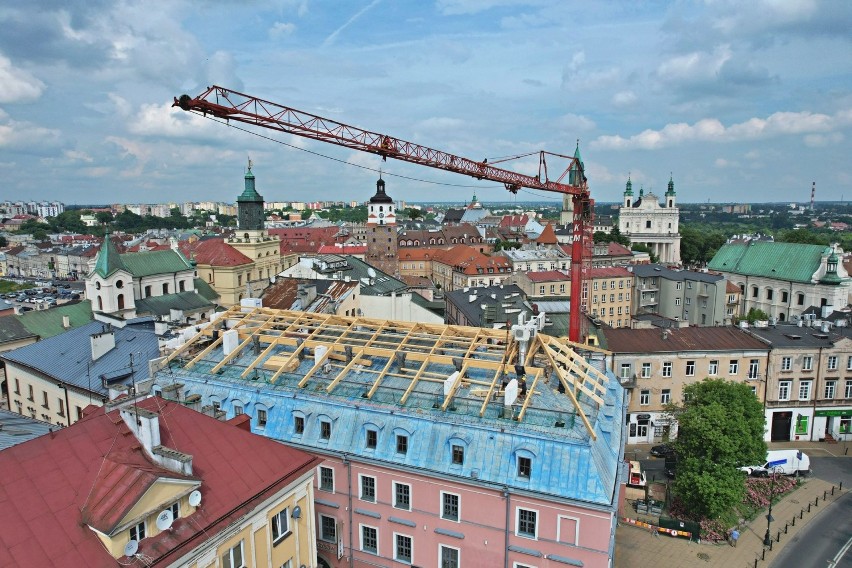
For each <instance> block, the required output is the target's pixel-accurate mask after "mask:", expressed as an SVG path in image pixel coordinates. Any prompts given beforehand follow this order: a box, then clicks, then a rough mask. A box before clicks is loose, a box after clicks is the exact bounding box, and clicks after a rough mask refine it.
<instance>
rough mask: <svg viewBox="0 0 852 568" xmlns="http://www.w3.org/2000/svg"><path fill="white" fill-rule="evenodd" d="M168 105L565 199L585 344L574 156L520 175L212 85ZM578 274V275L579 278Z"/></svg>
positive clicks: (583, 215) (583, 193)
mask: <svg viewBox="0 0 852 568" xmlns="http://www.w3.org/2000/svg"><path fill="white" fill-rule="evenodd" d="M172 106H178V107H180V108H181V109H183V110H186V111H193V112H197V113H201V114H203V115H205V116H207V115H210V116H214V117H216V118H221V119H225V120H235V121H238V122H242V123H244V124H251V125H254V126H261V127H263V128H268V129H271V130H278V131H280V132H286V133H288V134H295V135H297V136H303V137H305V138H310V139H312V140H320V141H323V142H329V143H331V144H337V145H338V146H344V147H346V148H352V149H355V150H361V151H363V152H370V153H371V154H377V155H379V156H382V158H384V159H387V158H394V159H397V160H402V161H404V162H412V163H415V164H422V165H424V166H429V167H431V168H437V169H441V170H446V171H450V172H456V173H459V174H464V175H468V176H471V177H474V178H476V179H479V180H489V181H495V182H500V183H502V184H503V185H504V186H505V187H506V189H508V190H509V191H511V192H512V193H517V191H518V190H519V189H520V188H522V187H526V188H529V189H538V190H541V191H548V192H552V193H561V194H563V195H570V196H571V202H572V206H573V207H572V208H573V215H572V225H571V232H572V244H571V310H570V317H569V333H568V338H569V339H570V340H571V341H574V342H582V341H584V340H585V337H583V336H584V335H585V334H584V333H583V330H584V328H585V323H586V322H585V318H584V316H583V312H585V308H586V303H587V297H588V296H587V294H588V285H587V282H588V276H589V263H590V261H591V246H592V238H591V230H590V229H591V223H592V220H593V215H594V213H593V209H594V200H592V199H591V197H590V195H589V189H588V185H587V182H586V176H585V173H584V172H583V164H582V163H581V162H580V161H579V160H578V159H577V158H575V157H571V156H563V155H561V154H553V153H546V152H540V159H539V164H540V165H539V175H538V176H529V175H524V174H520V173H517V172H513V171H510V170H506V169H502V168H498V167H496V166H494V165H492V164H488V163H487V161H486V160H483V161H476V160H470V159H468V158H463V157H461V156H455V155H453V154H449V153H447V152H442V151H440V150H435V149H433V148H428V147H426V146H421V145H420V144H415V143H413V142H407V141H405V140H401V139H399V138H395V137H393V136H389V135H387V134H380V133H378V132H371V131H369V130H363V129H361V128H357V127H354V126H349V125H347V124H343V123H341V122H337V121H335V120H332V119H329V118H323V117H321V116H317V115H314V114H310V113H307V112H303V111H300V110H296V109H294V108H290V107H287V106H283V105H280V104H278V103H273V102H270V101H266V100H263V99H259V98H257V97H253V96H251V95H247V94H245V93H240V92H237V91H233V90H231V89H226V88H224V87H218V86H215V85H214V86H212V87H208V88H207V90H206V91H204V92H203V93H201V94H200V95H198V96H197V97H195V98H193V97H190V96H189V95H182V96H181V97H180V98H175V100H174V104H173V105H172ZM546 154H549V155H552V156H556V157H558V158H564V159H567V160H570V163H569V166H568V168H566V170H565V171H564V172H563V173H562V174H561V175H560V176H559V178H558V179H557V180H556V181H550V180H549V179H548V176H547V163H546V161H545V155H546ZM566 175H567V176H568V178H569V183H563V179H564V178H565V177H566ZM577 275H579V276H580V277H579V278H578V277H577ZM576 308H580V309H576Z"/></svg>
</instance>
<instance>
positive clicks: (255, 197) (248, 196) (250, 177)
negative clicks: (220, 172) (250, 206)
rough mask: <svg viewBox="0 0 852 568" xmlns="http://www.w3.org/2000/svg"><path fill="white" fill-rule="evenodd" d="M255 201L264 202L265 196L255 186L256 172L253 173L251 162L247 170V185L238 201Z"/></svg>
mask: <svg viewBox="0 0 852 568" xmlns="http://www.w3.org/2000/svg"><path fill="white" fill-rule="evenodd" d="M241 201H242V202H246V201H248V202H253V201H260V202H261V203H263V197H261V195H260V194H259V193H258V192H257V190H256V189H255V188H254V174H253V173H251V163H249V169H248V171H247V172H246V187H245V189H244V190H243V192H242V193H241V194H240V196H239V197H237V202H238V203H239V202H241Z"/></svg>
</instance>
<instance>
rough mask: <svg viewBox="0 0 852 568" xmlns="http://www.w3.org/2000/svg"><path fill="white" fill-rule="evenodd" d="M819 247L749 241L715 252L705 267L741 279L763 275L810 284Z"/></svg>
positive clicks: (822, 249) (825, 249)
mask: <svg viewBox="0 0 852 568" xmlns="http://www.w3.org/2000/svg"><path fill="white" fill-rule="evenodd" d="M828 250H829V249H828V247H824V246H822V245H805V244H799V243H772V242H754V241H753V242H750V243H747V244H726V245H723V246H722V248H720V249H719V252H717V253H716V256H714V257H713V260H711V261H710V264H708V265H707V268H709V269H711V270H719V271H721V272H732V273H734V274H742V275H744V276H764V277H767V278H777V279H779V280H788V281H791V282H810V281H811V278H812V277H813V275H814V273H816V271H817V270H818V269H819V267H820V262H821V260H822V255H823V254H825V253H826V252H828Z"/></svg>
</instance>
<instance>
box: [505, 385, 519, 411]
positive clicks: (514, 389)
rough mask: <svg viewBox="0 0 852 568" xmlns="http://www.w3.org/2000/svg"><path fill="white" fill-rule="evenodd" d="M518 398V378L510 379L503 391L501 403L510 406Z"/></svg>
mask: <svg viewBox="0 0 852 568" xmlns="http://www.w3.org/2000/svg"><path fill="white" fill-rule="evenodd" d="M516 400H518V379H512V380H511V381H509V384H508V385H506V389H505V392H504V393H503V405H504V406H512V405H513V404H515V401H516Z"/></svg>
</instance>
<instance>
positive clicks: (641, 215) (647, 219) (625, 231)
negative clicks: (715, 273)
mask: <svg viewBox="0 0 852 568" xmlns="http://www.w3.org/2000/svg"><path fill="white" fill-rule="evenodd" d="M664 197H665V200H664V202H663V204H662V205H660V202H659V198H658V197H657V196H656V195H654V193H652V192H650V191H649V192H648V193H647V194H645V190H644V189H640V190H639V197H637V198H635V199H634V196H633V183H632V182H631V181H630V178H629V177H628V178H627V187H626V189H625V190H624V201H623V203H622V206H621V208H620V209H619V212H618V230H619V231H620V232H621V234H622V235H625V236H627V237H629V238H630V242H631V243H633V244H641V245H645V246H647V247H648V248H649V249H650V250H651V252H653V253H654V254H655V255H656V256H657V257H658V258H659V262H661V263H662V264H672V265H679V264H680V233H679V232H678V220H679V218H680V217H679V215H680V211H679V209H678V208H677V206H676V205H675V189H674V181H673V180H672V179H671V178H669V186H668V189H667V191H666V194H665V196H664Z"/></svg>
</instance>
